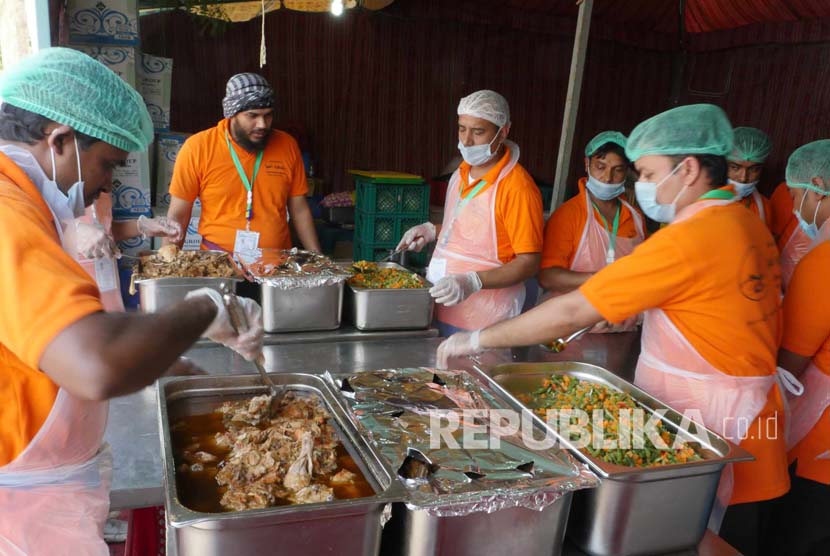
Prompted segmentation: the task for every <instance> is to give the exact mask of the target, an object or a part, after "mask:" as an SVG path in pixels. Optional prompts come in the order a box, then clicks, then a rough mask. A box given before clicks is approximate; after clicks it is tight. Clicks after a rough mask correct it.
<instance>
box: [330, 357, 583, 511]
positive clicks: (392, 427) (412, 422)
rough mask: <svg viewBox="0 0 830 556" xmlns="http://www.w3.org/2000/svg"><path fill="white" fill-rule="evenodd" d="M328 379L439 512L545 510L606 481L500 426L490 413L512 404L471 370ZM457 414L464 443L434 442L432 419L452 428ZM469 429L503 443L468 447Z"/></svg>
mask: <svg viewBox="0 0 830 556" xmlns="http://www.w3.org/2000/svg"><path fill="white" fill-rule="evenodd" d="M327 377H328V380H329V381H330V382H331V383H332V384H333V385H334V387H335V388H337V389H338V390H339V391H340V393H341V394H342V396H343V397H344V398H345V400H346V402H347V405H348V407H349V409H350V413H351V416H352V418H353V419H354V420H355V423H356V425H357V427H358V429H359V430H360V431H361V433H362V434H364V435H366V437H367V438H368V439H369V440H370V441H371V442H372V443H373V444H374V445H375V447H376V448H377V449H378V451H379V452H380V454H381V455H382V456H383V458H384V459H385V460H386V462H387V463H388V465H389V468H390V471H392V472H397V476H398V479H399V480H400V481H401V482H402V483H403V484H404V486H405V487H406V490H407V497H406V500H405V502H406V505H407V507H409V508H410V509H417V510H424V511H426V512H427V513H429V514H431V515H435V516H462V515H468V514H471V513H474V512H487V513H490V512H495V511H499V510H502V509H506V508H512V507H524V508H528V509H533V510H538V511H541V510H542V509H544V508H546V507H547V506H549V505H550V504H552V503H554V502H555V501H556V500H557V499H559V497H560V496H562V495H563V494H564V493H567V492H570V491H573V490H578V489H581V488H591V487H595V486H597V484H598V481H597V479H596V477H595V476H594V475H593V474H592V473H591V472H590V471H589V470H588V469H587V467H585V466H584V465H582V464H580V463H577V462H576V461H575V460H574V459H573V458H572V457H571V456H570V454H568V453H567V452H566V451H564V450H562V449H559V448H557V447H554V448H549V449H544V450H533V449H530V448H528V447H526V446H525V443H524V442H523V440H522V437H521V433H512V434H511V433H510V431H508V430H506V429H505V428H501V430H499V427H504V425H505V423H504V422H502V423H499V422H496V421H493V422H491V420H490V419H489V418H488V415H489V412H488V411H487V410H490V409H506V408H507V407H508V406H507V405H506V404H505V403H503V402H501V401H499V399H498V398H497V396H495V395H494V394H493V393H492V392H491V391H490V390H489V389H488V387H487V386H486V385H484V384H482V383H480V382H478V381H477V380H476V379H475V378H473V377H472V376H470V375H469V374H468V373H466V372H464V371H439V370H436V369H432V368H426V367H420V368H405V369H382V370H378V371H366V372H361V373H357V374H353V375H338V376H333V375H327ZM464 410H472V411H464ZM451 414H453V415H451ZM456 415H457V416H458V418H459V427H458V429H457V430H456V431H454V432H452V433H451V434H452V437H453V438H454V439H455V441H456V443H457V446H449V445H448V443H447V442H440V444H439V445H438V447H435V448H433V447H430V440H431V437H432V432H431V431H432V429H431V426H430V419H431V417H434V416H441V417H444V418H445V420H444V421H443V423H444V425H447V424H448V421H447V420H446V419H448V418H450V417H455V416H456ZM465 430H466V432H467V434H468V435H470V434H473V433H474V434H475V438H476V439H477V440H479V441H482V440H483V441H487V439H488V438H489V437H490V435H493V436H497V437H498V438H499V444H500V446H499V447H498V448H495V446H494V445H493V444H491V443H490V442H489V441H488V442H487V445H488V447H486V448H469V447H468V448H466V449H465V445H464V442H463V440H464V433H465ZM445 434H450V433H446V432H445ZM536 438H537V439H538V438H540V435H539V434H538V433H537V436H536ZM468 446H469V445H468Z"/></svg>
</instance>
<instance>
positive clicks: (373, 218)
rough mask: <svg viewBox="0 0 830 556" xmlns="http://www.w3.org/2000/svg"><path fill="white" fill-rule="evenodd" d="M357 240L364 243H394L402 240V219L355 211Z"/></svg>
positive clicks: (390, 215)
mask: <svg viewBox="0 0 830 556" xmlns="http://www.w3.org/2000/svg"><path fill="white" fill-rule="evenodd" d="M354 234H355V239H356V240H359V241H362V242H364V243H393V242H398V241H400V239H401V227H400V218H398V217H396V216H394V215H392V214H389V215H387V214H370V213H366V212H363V211H362V210H358V211H355V218H354Z"/></svg>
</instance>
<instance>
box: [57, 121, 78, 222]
mask: <svg viewBox="0 0 830 556" xmlns="http://www.w3.org/2000/svg"><path fill="white" fill-rule="evenodd" d="M72 138H73V139H74V140H75V162H76V163H77V165H78V181H76V182H75V183H73V184H72V186H71V187H70V188H69V191H67V192H66V197H67V206H68V207H69V210H70V211H71V212H72V215H73V217H74V218H78V217H79V216H83V215H84V209H85V208H86V206H85V202H84V180H83V178H82V177H81V150H80V149H79V148H78V137H77V136H76V135H73V136H72ZM49 156H50V157H51V159H52V182H53V183H54V184H55V187H57V185H58V182H57V181H56V179H55V170H56V168H55V150H54V149H53V148H52V147H49ZM58 191H60V188H59V187H58ZM53 210H54V209H53Z"/></svg>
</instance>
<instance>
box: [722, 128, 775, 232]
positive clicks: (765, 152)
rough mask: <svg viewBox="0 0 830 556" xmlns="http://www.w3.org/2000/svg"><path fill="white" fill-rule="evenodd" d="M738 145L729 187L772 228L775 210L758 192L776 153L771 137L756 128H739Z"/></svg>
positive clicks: (731, 161) (731, 155) (730, 161)
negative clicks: (768, 158) (770, 160)
mask: <svg viewBox="0 0 830 556" xmlns="http://www.w3.org/2000/svg"><path fill="white" fill-rule="evenodd" d="M734 133H735V142H734V145H733V146H732V152H731V153H729V156H728V157H727V158H728V166H727V168H728V171H729V184H730V185H731V186H732V187H734V188H735V193H736V194H737V196H738V199H739V200H740V202H742V203H743V204H744V206H746V207H747V208H748V209H749V210H751V211H752V212H754V213H755V214H757V215H758V217H759V218H760V219H761V220H762V221H763V222H764V224H766V225H767V227H770V225H771V217H772V211H771V208H770V203H769V199H767V198H766V197H764V196H763V195H761V193H759V192H758V182H760V181H761V173H762V172H763V170H764V163H765V162H766V160H767V157H768V156H769V153H770V150H772V142H771V141H770V139H769V136H768V135H767V134H766V133H764V132H763V131H761V130H760V129H756V128H754V127H736V128H735V130H734Z"/></svg>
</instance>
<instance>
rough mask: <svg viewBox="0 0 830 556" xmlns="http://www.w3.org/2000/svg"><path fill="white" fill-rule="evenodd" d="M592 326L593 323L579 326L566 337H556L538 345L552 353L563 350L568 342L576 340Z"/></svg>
mask: <svg viewBox="0 0 830 556" xmlns="http://www.w3.org/2000/svg"><path fill="white" fill-rule="evenodd" d="M593 327H594V325H593V324H590V325H588V326H586V327H585V328H580V329H579V330H577V331H576V332H574V333H573V334H571V335H570V336H568V337H567V338H557V339H555V340H553V341H552V342H550V343H548V344H539V345H540V346H541V347H542V349H545V350H547V351H552V352H553V353H559V352H561V351H562V350H564V349H565V348H566V347H568V344H569V343H571V342H573V341H574V340H577V339H579V338H581V337H582V336H584V335H585V334H587V333H588V332H589V331H590V330H591V329H592V328H593Z"/></svg>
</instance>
